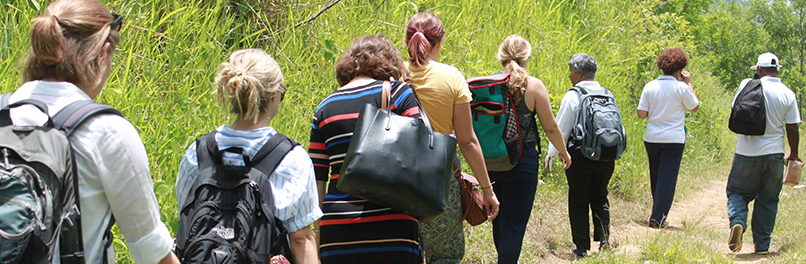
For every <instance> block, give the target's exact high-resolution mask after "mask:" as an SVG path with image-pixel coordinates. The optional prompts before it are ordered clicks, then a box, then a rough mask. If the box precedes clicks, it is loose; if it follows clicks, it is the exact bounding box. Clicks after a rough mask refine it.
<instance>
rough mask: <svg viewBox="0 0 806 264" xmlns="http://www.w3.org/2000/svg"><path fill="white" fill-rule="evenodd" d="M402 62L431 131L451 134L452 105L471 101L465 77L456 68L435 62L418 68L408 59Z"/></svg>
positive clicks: (471, 97)
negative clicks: (429, 120) (426, 116)
mask: <svg viewBox="0 0 806 264" xmlns="http://www.w3.org/2000/svg"><path fill="white" fill-rule="evenodd" d="M405 64H406V68H407V69H408V70H409V78H410V79H411V88H412V89H414V93H415V94H416V95H417V100H419V101H420V105H421V106H422V107H423V110H425V113H426V114H428V118H429V119H431V126H433V127H434V131H437V132H439V133H443V134H452V133H453V106H454V105H456V104H464V103H470V101H472V100H473V95H472V94H471V93H470V89H469V88H467V82H466V81H465V76H464V75H462V72H460V71H459V69H457V68H456V67H453V66H450V65H447V64H442V63H439V62H436V61H430V63H428V65H425V66H419V67H418V66H413V65H410V64H409V63H408V62H406V63H405Z"/></svg>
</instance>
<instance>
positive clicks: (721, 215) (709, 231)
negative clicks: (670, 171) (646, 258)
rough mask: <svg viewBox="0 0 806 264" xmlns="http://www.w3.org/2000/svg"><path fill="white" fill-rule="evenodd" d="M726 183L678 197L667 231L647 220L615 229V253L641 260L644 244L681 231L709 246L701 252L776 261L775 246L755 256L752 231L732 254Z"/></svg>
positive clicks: (717, 182) (742, 259)
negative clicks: (768, 252)
mask: <svg viewBox="0 0 806 264" xmlns="http://www.w3.org/2000/svg"><path fill="white" fill-rule="evenodd" d="M726 184H727V181H726V180H725V179H721V180H713V181H711V182H708V184H707V185H705V186H702V189H700V190H698V191H694V192H690V194H689V195H688V196H687V197H681V196H679V195H678V196H677V197H676V201H675V203H674V205H673V206H672V209H671V211H670V213H669V218H668V222H669V226H668V227H666V228H663V229H654V228H649V227H647V225H646V220H634V221H629V222H627V223H626V224H621V225H616V226H613V227H612V228H611V231H612V238H611V240H612V241H613V243H614V244H615V249H613V250H614V253H615V254H626V255H629V256H631V257H639V256H640V254H642V251H643V249H644V246H643V244H644V243H651V242H652V241H653V239H654V238H656V237H658V236H663V235H671V234H672V232H682V233H683V234H684V236H685V237H686V239H691V240H700V241H702V242H705V243H703V244H705V245H708V248H702V250H710V251H712V252H722V253H723V254H725V255H726V256H728V257H731V256H733V257H734V260H735V262H737V263H766V262H773V261H774V259H775V256H776V252H778V251H779V249H778V248H777V246H776V244H775V243H773V244H772V247H771V248H770V252H771V254H770V255H766V256H762V255H757V254H755V253H753V241H752V240H753V238H752V232H749V231H748V232H745V234H744V236H743V238H744V239H743V246H742V250H741V251H740V252H737V253H733V252H731V251H730V250H729V249H728V244H727V240H728V231H729V229H728V217H727V197H726V195H725V186H726ZM592 249H593V252H592V255H595V254H597V253H598V252H597V251H598V250H597V248H596V247H592Z"/></svg>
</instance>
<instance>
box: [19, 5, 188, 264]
mask: <svg viewBox="0 0 806 264" xmlns="http://www.w3.org/2000/svg"><path fill="white" fill-rule="evenodd" d="M122 21H123V17H122V16H121V15H117V14H114V13H111V12H109V10H108V9H107V8H106V7H104V5H103V4H101V3H99V2H98V1H95V0H57V1H54V2H52V3H51V4H50V5H48V7H47V9H46V10H45V14H43V15H42V16H40V17H37V18H34V19H33V20H32V23H31V32H30V34H31V36H30V42H31V52H30V53H29V55H28V59H27V60H26V62H25V68H24V72H23V78H22V79H23V81H24V82H25V83H24V84H23V85H22V86H21V87H20V88H18V89H17V90H16V91H15V92H14V94H13V95H11V97H10V98H9V103H14V102H17V101H20V100H25V99H34V100H38V101H41V102H43V103H45V104H46V105H47V107H48V112H49V113H48V114H49V115H51V116H52V115H54V114H55V113H57V112H59V111H61V110H62V109H63V108H65V107H66V106H67V105H69V104H71V103H74V102H79V101H91V100H94V99H96V98H97V97H98V95H99V94H100V93H101V90H102V89H103V86H104V83H106V80H107V78H109V75H110V72H111V68H112V57H113V56H114V55H115V48H116V47H117V46H118V44H119V43H120V30H121V26H122ZM15 110H20V111H15ZM33 112H34V111H30V110H28V109H13V110H12V111H11V118H12V119H13V120H14V123H15V124H17V125H20V124H27V125H39V124H42V123H44V121H45V120H47V117H46V116H44V115H36V114H31V113H33ZM69 139H70V144H71V146H72V148H73V151H74V152H73V153H74V156H75V161H76V165H77V168H78V185H79V186H78V189H79V199H78V202H77V203H78V204H80V206H81V208H80V209H81V231H82V234H81V235H82V236H83V246H84V254H85V255H84V258H85V261H86V263H114V262H115V254H114V248H113V247H112V246H111V244H112V243H111V241H110V243H104V242H105V240H107V239H109V238H108V237H106V234H107V226H108V225H109V223H111V222H112V221H113V220H112V219H117V226H118V228H119V229H120V232H121V233H123V236H124V237H125V238H126V241H127V248H128V250H129V253H130V254H131V256H132V258H133V259H134V261H135V262H137V263H179V261H178V260H177V258H176V256H174V254H173V253H172V252H171V248H172V246H173V239H172V238H171V233H170V232H169V231H168V228H167V227H166V226H165V224H164V223H163V222H162V221H161V220H160V207H159V204H158V203H157V198H156V196H155V195H154V186H153V183H152V179H151V174H150V173H149V165H148V156H147V155H146V151H145V147H144V146H143V142H142V141H141V140H140V135H138V133H137V129H135V128H134V126H133V125H132V124H131V123H130V122H129V121H127V120H126V119H124V118H123V117H120V116H117V115H94V116H92V117H90V119H88V120H86V121H84V122H83V123H82V124H81V125H80V126H78V127H76V129H75V130H74V132H73V133H72V134H71V135H70V137H69ZM112 215H114V218H113V217H112ZM62 253H63V252H62ZM55 255H56V256H58V255H59V254H58V253H56V254H55Z"/></svg>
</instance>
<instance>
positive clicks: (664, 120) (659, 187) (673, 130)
mask: <svg viewBox="0 0 806 264" xmlns="http://www.w3.org/2000/svg"><path fill="white" fill-rule="evenodd" d="M686 65H688V55H686V52H685V51H683V50H682V49H680V48H670V49H666V50H664V51H663V53H661V54H660V55H659V56H658V60H657V66H658V69H660V70H661V71H663V75H662V76H660V77H658V79H656V80H653V81H651V82H649V83H647V84H646V86H644V90H643V92H642V93H641V100H640V101H639V102H638V117H640V118H647V123H646V132H645V133H644V146H645V147H646V152H647V158H648V159H649V178H650V182H651V186H652V190H651V191H652V199H653V200H654V201H653V205H652V214H651V215H650V217H649V226H650V227H653V228H662V227H665V226H666V225H667V223H666V218H667V215H668V214H669V210H670V209H671V207H672V201H673V200H674V192H675V186H676V185H677V174H678V172H679V171H680V162H681V161H682V159H683V149H684V147H685V143H686V131H685V117H686V110H688V111H689V112H692V113H694V112H697V109H698V108H699V104H700V102H699V100H697V95H696V94H694V88H693V87H692V86H691V76H690V74H689V73H688V72H686V71H683V68H685V67H686ZM678 80H679V81H678Z"/></svg>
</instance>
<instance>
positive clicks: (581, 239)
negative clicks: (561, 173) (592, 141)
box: [565, 148, 616, 251]
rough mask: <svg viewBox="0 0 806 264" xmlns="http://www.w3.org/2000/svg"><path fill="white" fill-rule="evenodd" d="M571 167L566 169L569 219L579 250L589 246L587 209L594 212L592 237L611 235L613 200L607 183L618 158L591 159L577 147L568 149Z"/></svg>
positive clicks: (587, 248) (595, 238)
mask: <svg viewBox="0 0 806 264" xmlns="http://www.w3.org/2000/svg"><path fill="white" fill-rule="evenodd" d="M568 154H569V155H571V161H572V163H571V167H569V168H568V169H567V170H566V171H565V177H566V179H567V180H568V219H569V220H570V222H571V237H572V239H573V241H574V245H576V248H577V249H580V250H584V251H587V250H589V249H590V245H591V242H590V225H589V221H588V219H589V218H588V208H590V211H592V212H593V230H594V232H593V237H594V240H595V241H600V240H603V239H607V237H608V236H609V235H610V202H609V201H608V199H607V194H608V191H607V184H608V183H610V178H611V176H613V170H614V169H615V166H616V162H615V161H595V160H589V159H588V158H586V157H585V155H584V154H582V152H581V151H580V150H579V149H577V148H571V149H569V150H568Z"/></svg>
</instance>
